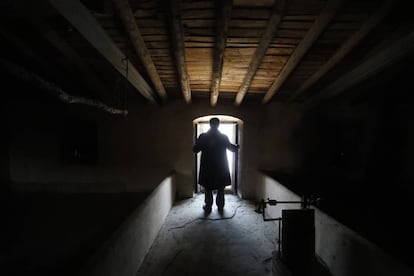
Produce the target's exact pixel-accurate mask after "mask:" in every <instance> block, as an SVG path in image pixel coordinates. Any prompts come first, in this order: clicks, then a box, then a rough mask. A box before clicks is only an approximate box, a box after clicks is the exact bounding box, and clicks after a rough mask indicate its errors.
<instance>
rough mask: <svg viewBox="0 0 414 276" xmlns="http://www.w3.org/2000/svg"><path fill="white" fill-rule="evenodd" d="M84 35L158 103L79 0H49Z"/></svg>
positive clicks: (153, 101)
mask: <svg viewBox="0 0 414 276" xmlns="http://www.w3.org/2000/svg"><path fill="white" fill-rule="evenodd" d="M49 3H50V4H51V5H52V6H53V7H55V8H56V10H57V11H58V12H59V13H60V14H61V15H62V16H63V17H65V18H66V19H67V20H68V21H69V22H70V23H71V24H72V25H73V26H74V27H75V28H76V29H77V30H78V31H79V33H81V34H82V35H83V37H84V38H85V39H86V40H87V41H89V43H91V44H92V45H93V46H94V47H95V49H96V50H98V52H99V53H101V54H102V55H103V56H104V57H105V58H106V59H107V60H108V61H109V62H110V63H111V64H112V65H113V66H114V67H115V69H116V70H118V72H120V73H121V75H122V76H124V77H125V78H126V79H127V80H128V81H129V82H130V83H131V85H132V86H133V87H135V88H136V89H137V90H138V91H139V92H140V93H141V94H142V95H143V96H144V97H145V98H146V99H147V100H148V101H150V102H152V103H156V101H155V99H154V96H153V95H154V92H153V90H152V88H151V87H150V86H149V85H148V83H147V82H146V81H145V79H144V78H143V77H142V76H141V74H140V73H139V72H138V71H137V69H136V68H135V67H134V66H133V65H132V64H130V63H129V62H128V63H126V62H125V55H124V53H122V51H121V50H120V49H119V48H118V46H117V45H116V44H115V43H114V42H113V41H112V39H111V38H110V37H109V36H108V34H107V33H106V32H105V30H104V29H103V28H102V27H101V26H100V24H99V23H98V22H97V21H96V19H95V18H94V17H93V16H92V15H91V13H90V12H89V10H88V9H87V8H86V7H85V6H83V5H82V4H81V3H80V2H79V1H78V0H49Z"/></svg>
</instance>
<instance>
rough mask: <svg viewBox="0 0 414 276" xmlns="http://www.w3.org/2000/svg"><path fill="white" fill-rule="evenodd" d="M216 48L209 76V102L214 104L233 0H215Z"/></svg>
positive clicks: (217, 91) (221, 69) (217, 93)
mask: <svg viewBox="0 0 414 276" xmlns="http://www.w3.org/2000/svg"><path fill="white" fill-rule="evenodd" d="M216 5H217V12H218V17H217V23H216V30H217V31H216V34H217V37H216V48H215V51H214V63H213V76H212V78H211V95H210V104H211V105H212V106H215V105H216V104H217V99H218V96H219V93H220V92H219V90H220V81H221V75H222V72H223V60H224V50H225V49H226V40H227V34H228V29H229V22H230V18H231V10H232V6H233V0H217V1H216Z"/></svg>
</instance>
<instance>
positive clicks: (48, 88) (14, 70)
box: [0, 58, 128, 116]
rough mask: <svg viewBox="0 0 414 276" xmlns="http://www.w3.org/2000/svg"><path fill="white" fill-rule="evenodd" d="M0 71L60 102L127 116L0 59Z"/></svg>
mask: <svg viewBox="0 0 414 276" xmlns="http://www.w3.org/2000/svg"><path fill="white" fill-rule="evenodd" d="M0 69H2V70H4V71H5V73H6V74H11V75H12V76H14V77H16V78H18V79H20V80H22V81H24V82H28V83H30V84H31V85H33V86H35V87H38V88H40V89H41V90H43V91H45V92H48V93H49V94H50V95H52V96H54V97H57V98H58V99H59V100H60V101H62V102H65V103H69V104H85V105H89V106H93V107H96V108H99V109H101V110H103V111H105V112H108V113H111V114H115V115H124V116H126V115H127V114H128V110H126V109H117V108H113V107H110V106H107V105H106V104H104V103H103V102H100V101H96V100H93V99H89V98H85V97H75V96H72V95H70V94H68V93H66V92H65V91H63V90H62V89H61V88H60V87H59V86H57V85H56V84H54V83H51V82H49V81H47V80H45V79H44V78H43V77H41V76H39V75H37V74H35V73H33V72H30V71H28V70H26V69H24V68H23V67H21V66H20V65H17V64H14V63H12V62H9V61H7V60H4V59H1V58H0Z"/></svg>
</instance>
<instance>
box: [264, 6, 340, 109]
mask: <svg viewBox="0 0 414 276" xmlns="http://www.w3.org/2000/svg"><path fill="white" fill-rule="evenodd" d="M342 3H343V0H329V1H328V3H327V4H326V6H325V7H324V9H323V10H322V12H321V14H320V15H319V16H318V18H317V19H316V20H315V22H314V23H313V25H312V27H311V28H310V29H309V31H308V32H307V33H306V35H305V37H304V38H303V39H302V41H301V42H300V43H299V45H298V46H297V47H296V49H295V51H294V52H293V53H292V55H291V56H290V57H289V59H288V61H287V63H286V64H285V66H283V68H282V70H281V71H280V73H279V75H278V76H277V78H276V80H275V81H274V82H273V84H272V86H271V87H270V89H269V90H268V91H267V93H266V95H265V96H264V98H263V103H267V102H269V101H270V99H271V98H272V97H273V96H274V95H275V94H276V93H277V92H278V91H279V89H280V87H281V86H282V85H283V83H284V82H285V81H286V79H287V78H288V77H289V75H290V74H291V73H292V72H293V70H294V69H295V68H296V66H297V65H298V64H299V63H300V61H301V60H302V58H303V57H304V56H305V54H306V53H307V52H308V50H309V49H310V48H311V47H312V45H313V43H314V42H315V41H316V40H317V39H318V37H319V36H320V35H321V33H322V32H323V31H324V30H325V29H326V28H327V27H328V25H329V23H330V22H331V20H332V19H333V18H334V16H335V14H336V12H337V11H338V10H339V8H340V7H341V5H342Z"/></svg>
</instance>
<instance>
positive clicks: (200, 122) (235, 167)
mask: <svg viewBox="0 0 414 276" xmlns="http://www.w3.org/2000/svg"><path fill="white" fill-rule="evenodd" d="M213 117H217V118H219V119H220V126H219V131H220V132H221V133H223V134H225V135H227V137H228V138H229V140H230V142H231V143H233V144H239V145H240V144H241V130H242V124H243V122H242V121H241V120H240V119H238V118H235V117H232V116H226V115H209V116H203V117H199V118H197V119H195V120H194V121H193V124H194V141H195V140H196V139H197V137H198V136H200V134H202V133H204V132H207V131H208V130H209V129H210V123H209V122H210V119H211V118H213ZM195 156H196V157H195V162H194V163H195V170H194V171H195V177H194V179H195V183H194V191H195V193H198V192H200V191H202V187H201V186H200V185H198V174H199V170H200V159H201V153H198V154H196V155H195ZM227 160H228V163H229V170H230V178H231V185H230V186H227V187H226V188H225V192H226V193H234V194H236V195H237V194H238V183H239V180H240V177H239V174H240V170H239V169H240V151H239V152H231V151H229V150H227Z"/></svg>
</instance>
